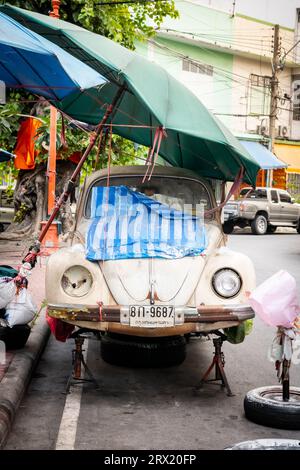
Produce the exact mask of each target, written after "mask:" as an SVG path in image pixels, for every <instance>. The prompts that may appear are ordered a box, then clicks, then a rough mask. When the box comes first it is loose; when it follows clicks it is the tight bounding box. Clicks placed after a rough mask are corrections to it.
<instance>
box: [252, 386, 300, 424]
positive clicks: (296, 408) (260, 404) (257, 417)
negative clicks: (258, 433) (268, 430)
mask: <svg viewBox="0 0 300 470" xmlns="http://www.w3.org/2000/svg"><path fill="white" fill-rule="evenodd" d="M281 397H282V386H280V385H274V386H270V387H260V388H256V389H254V390H250V391H249V392H248V393H247V395H246V396H245V399H244V410H245V415H246V418H248V419H249V420H250V421H253V422H254V423H257V424H262V425H263V426H269V427H272V428H279V429H294V430H295V429H298V430H299V429H300V388H296V387H290V400H289V401H286V402H284V401H282V398H281Z"/></svg>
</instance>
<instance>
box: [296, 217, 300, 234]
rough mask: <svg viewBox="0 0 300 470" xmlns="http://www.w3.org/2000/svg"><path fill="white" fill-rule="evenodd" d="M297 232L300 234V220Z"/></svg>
mask: <svg viewBox="0 0 300 470" xmlns="http://www.w3.org/2000/svg"><path fill="white" fill-rule="evenodd" d="M297 232H298V233H300V220H299V222H298V225H297Z"/></svg>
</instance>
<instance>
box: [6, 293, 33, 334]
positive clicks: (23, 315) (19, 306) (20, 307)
mask: <svg viewBox="0 0 300 470" xmlns="http://www.w3.org/2000/svg"><path fill="white" fill-rule="evenodd" d="M36 312H37V307H36V305H35V304H34V302H33V299H32V297H31V294H30V293H29V292H28V290H27V289H25V288H23V289H21V290H20V292H19V294H18V295H15V296H14V298H13V300H12V301H11V302H10V303H9V304H8V305H7V306H6V314H5V317H4V318H5V320H6V321H7V323H8V326H10V327H12V326H14V325H26V324H27V323H29V322H30V321H31V320H32V319H33V317H34V316H35V314H36Z"/></svg>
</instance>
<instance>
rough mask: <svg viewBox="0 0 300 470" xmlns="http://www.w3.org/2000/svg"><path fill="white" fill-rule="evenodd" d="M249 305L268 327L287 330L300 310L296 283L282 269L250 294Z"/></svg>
mask: <svg viewBox="0 0 300 470" xmlns="http://www.w3.org/2000/svg"><path fill="white" fill-rule="evenodd" d="M249 303H250V305H251V307H252V308H253V310H254V311H255V313H256V314H258V315H259V316H260V317H261V319H262V320H263V321H264V322H265V323H267V324H268V325H271V326H284V327H286V328H289V327H291V326H292V323H293V321H294V320H295V318H296V317H297V315H298V312H299V310H300V307H299V305H298V296H297V286H296V281H295V279H294V278H293V276H291V275H290V274H289V273H288V272H287V271H284V270H283V269H282V270H280V271H278V272H277V273H276V274H274V275H273V276H271V277H269V278H268V279H267V280H266V281H265V282H263V283H262V284H261V285H260V286H258V287H257V288H256V289H255V290H254V291H253V292H252V294H251V295H250V297H249Z"/></svg>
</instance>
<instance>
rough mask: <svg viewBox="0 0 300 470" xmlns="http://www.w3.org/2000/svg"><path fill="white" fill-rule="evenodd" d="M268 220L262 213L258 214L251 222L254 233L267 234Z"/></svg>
mask: <svg viewBox="0 0 300 470" xmlns="http://www.w3.org/2000/svg"><path fill="white" fill-rule="evenodd" d="M267 228H268V221H267V219H266V217H265V216H264V215H262V214H258V215H257V216H256V217H255V219H254V220H252V222H251V231H252V233H253V234H254V235H265V233H267Z"/></svg>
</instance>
